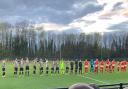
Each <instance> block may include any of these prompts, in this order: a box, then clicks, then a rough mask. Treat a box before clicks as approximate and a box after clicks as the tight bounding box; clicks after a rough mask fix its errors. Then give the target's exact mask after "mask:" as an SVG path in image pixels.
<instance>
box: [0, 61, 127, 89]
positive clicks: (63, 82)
mask: <svg viewBox="0 0 128 89" xmlns="http://www.w3.org/2000/svg"><path fill="white" fill-rule="evenodd" d="M38 66H39V65H38ZM37 69H38V70H37V74H36V75H33V74H32V72H33V67H32V64H31V66H30V76H25V75H23V76H19V75H18V76H17V77H14V76H13V71H14V69H13V64H12V63H7V64H6V77H5V78H2V76H1V77H0V89H55V88H60V87H68V86H70V85H72V84H74V83H88V84H90V83H95V84H98V85H102V84H114V83H120V82H122V83H127V82H128V72H126V73H123V72H117V71H115V72H114V73H107V72H104V73H103V74H101V73H98V74H94V73H91V72H89V73H87V74H82V75H79V74H77V75H75V74H50V73H49V74H48V75H46V74H45V73H44V74H43V75H41V76H40V75H39V67H37ZM127 71H128V70H127ZM44 72H45V71H44ZM0 73H2V72H0Z"/></svg>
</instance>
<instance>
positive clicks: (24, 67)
mask: <svg viewBox="0 0 128 89" xmlns="http://www.w3.org/2000/svg"><path fill="white" fill-rule="evenodd" d="M31 62H32V64H33V70H32V71H33V74H36V73H37V67H38V66H37V65H38V64H39V70H40V71H39V73H40V75H42V74H43V73H46V74H48V73H51V74H59V73H60V74H64V73H70V74H73V73H74V74H77V73H79V74H82V73H83V71H84V73H85V74H86V73H88V71H89V70H90V72H94V73H95V74H97V73H98V71H99V70H100V72H101V73H103V72H104V71H106V72H110V73H111V72H114V70H115V69H117V71H122V72H126V70H127V61H126V60H122V61H115V60H114V59H113V60H112V61H110V60H109V59H107V60H106V61H104V60H101V61H99V60H98V59H95V60H93V59H90V60H88V59H86V60H85V61H84V62H83V61H81V60H77V59H76V60H75V61H64V60H63V59H62V60H56V61H50V62H49V61H48V59H44V60H42V59H37V58H35V59H34V60H33V61H31ZM31 62H29V59H28V58H26V60H23V58H22V59H20V60H18V59H17V58H16V59H15V60H14V61H13V66H14V76H17V75H18V74H19V75H24V74H25V75H27V76H29V71H30V68H29V67H30V63H31ZM50 63H51V65H50ZM115 67H116V68H115ZM82 68H84V70H83V69H82ZM44 71H45V72H44ZM5 75H6V61H5V60H3V61H2V77H5Z"/></svg>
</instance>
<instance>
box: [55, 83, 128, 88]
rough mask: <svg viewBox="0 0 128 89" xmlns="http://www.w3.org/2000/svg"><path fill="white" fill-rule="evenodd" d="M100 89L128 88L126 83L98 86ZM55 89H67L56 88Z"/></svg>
mask: <svg viewBox="0 0 128 89" xmlns="http://www.w3.org/2000/svg"><path fill="white" fill-rule="evenodd" d="M98 87H99V88H100V89H124V88H125V87H128V83H119V84H110V85H98ZM56 89H68V88H56Z"/></svg>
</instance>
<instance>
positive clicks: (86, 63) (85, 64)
mask: <svg viewBox="0 0 128 89" xmlns="http://www.w3.org/2000/svg"><path fill="white" fill-rule="evenodd" d="M88 66H89V62H88V61H87V60H86V61H85V62H84V67H85V68H87V67H88Z"/></svg>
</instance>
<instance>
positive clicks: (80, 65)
mask: <svg viewBox="0 0 128 89" xmlns="http://www.w3.org/2000/svg"><path fill="white" fill-rule="evenodd" d="M79 74H82V61H81V60H80V61H79Z"/></svg>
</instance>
